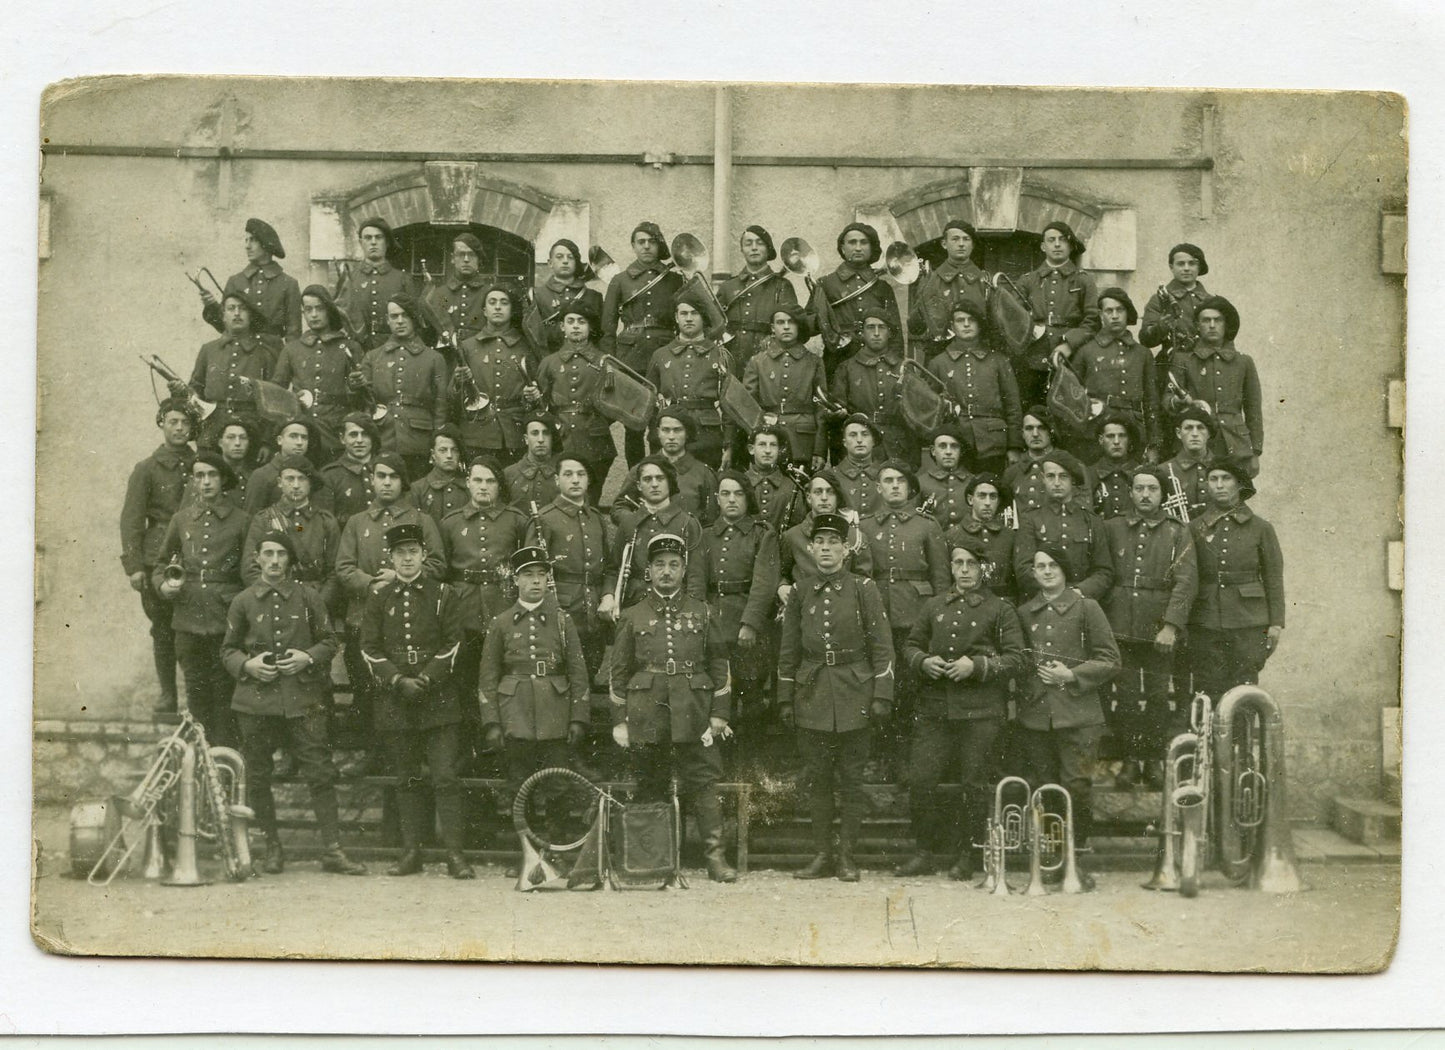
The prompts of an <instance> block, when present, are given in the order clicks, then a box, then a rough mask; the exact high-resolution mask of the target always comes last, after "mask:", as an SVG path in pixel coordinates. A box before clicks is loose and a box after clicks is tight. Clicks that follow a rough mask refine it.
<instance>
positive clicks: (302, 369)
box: [271, 331, 366, 430]
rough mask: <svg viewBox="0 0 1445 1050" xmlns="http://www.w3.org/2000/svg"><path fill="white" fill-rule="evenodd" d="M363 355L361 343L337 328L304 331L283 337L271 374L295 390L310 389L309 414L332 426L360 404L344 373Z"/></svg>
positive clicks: (352, 368)
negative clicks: (293, 335) (291, 337)
mask: <svg viewBox="0 0 1445 1050" xmlns="http://www.w3.org/2000/svg"><path fill="white" fill-rule="evenodd" d="M348 351H349V352H348ZM365 356H366V350H365V348H364V347H362V346H359V345H357V344H355V343H353V342H352V341H351V340H350V339H348V338H347V337H346V336H344V335H342V334H341V333H340V332H320V333H318V332H311V331H308V332H305V333H303V334H302V335H300V336H298V337H297V338H295V339H288V340H286V345H285V346H284V347H282V348H281V356H280V357H278V358H277V359H276V371H275V373H274V374H273V375H272V376H271V378H272V380H273V381H275V382H277V383H279V384H281V385H282V386H289V387H291V389H292V390H295V391H301V390H309V391H311V394H312V396H313V397H314V398H315V401H314V402H313V404H312V407H311V414H312V415H313V416H315V417H316V418H317V419H319V420H321V421H322V423H323V425H325V426H326V427H327V428H328V429H330V430H335V429H336V427H337V425H338V424H340V422H341V419H342V417H343V416H345V415H346V414H347V413H348V412H352V411H355V410H356V409H357V408H358V407H361V405H362V402H363V400H364V399H363V398H359V397H357V396H356V392H355V391H353V390H352V389H351V387H350V386H348V385H347V383H346V377H347V376H348V375H349V374H350V373H351V372H352V371H353V370H354V369H356V368H359V367H360V366H361V362H362V359H363V358H364V357H365Z"/></svg>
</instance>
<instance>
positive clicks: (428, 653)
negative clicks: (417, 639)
mask: <svg viewBox="0 0 1445 1050" xmlns="http://www.w3.org/2000/svg"><path fill="white" fill-rule="evenodd" d="M435 655H436V653H435V652H433V651H432V650H431V649H413V648H412V647H411V646H409V645H408V646H407V647H406V656H405V662H406V663H407V664H408V665H409V666H411V667H415V666H416V665H417V664H424V663H426V662H427V661H428V660H430V659H431V658H432V657H433V656H435Z"/></svg>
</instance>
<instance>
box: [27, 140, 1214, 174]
mask: <svg viewBox="0 0 1445 1050" xmlns="http://www.w3.org/2000/svg"><path fill="white" fill-rule="evenodd" d="M40 152H41V153H43V154H45V155H46V156H48V157H54V156H60V157H65V156H71V157H141V158H157V159H170V160H340V161H400V162H407V163H418V162H425V161H438V160H440V161H472V162H478V163H485V164H632V165H638V166H645V165H649V164H656V165H658V166H660V167H662V166H665V167H679V166H681V167H691V166H711V165H712V162H713V158H712V154H710V153H673V154H661V155H659V156H657V157H656V158H653V157H652V156H651V155H648V154H642V153H473V152H467V151H463V150H436V151H425V150H381V149H355V150H352V149H247V148H245V147H243V146H106V145H93V144H88V143H69V144H67V143H59V142H46V143H42V145H41V147H40ZM732 162H733V164H735V165H742V166H746V167H760V168H1072V169H1097V170H1108V171H1118V170H1136V171H1150V170H1154V171H1210V170H1212V169H1213V168H1214V158H1213V157H1031V158H1023V159H1020V158H1017V157H1012V158H1011V157H808V156H803V157H790V156H773V155H746V154H738V155H735V156H734V157H733V158H732Z"/></svg>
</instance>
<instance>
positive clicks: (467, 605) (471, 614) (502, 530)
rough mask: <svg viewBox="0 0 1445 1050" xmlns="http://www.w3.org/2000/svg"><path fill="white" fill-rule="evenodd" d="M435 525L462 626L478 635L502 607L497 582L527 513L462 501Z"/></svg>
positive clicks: (505, 572)
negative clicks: (466, 503)
mask: <svg viewBox="0 0 1445 1050" xmlns="http://www.w3.org/2000/svg"><path fill="white" fill-rule="evenodd" d="M440 529H441V534H442V548H443V550H444V551H445V555H446V563H447V566H448V577H447V578H448V579H449V580H450V581H451V585H452V590H453V591H454V592H455V593H456V597H457V605H458V607H459V609H460V611H461V616H462V628H463V629H464V630H467V631H474V632H476V633H477V634H481V633H482V632H483V631H485V630H486V629H487V625H488V624H489V623H491V622H492V618H493V617H495V616H496V615H497V614H498V613H500V612H501V611H502V610H503V609H504V608H506V605H507V602H506V599H505V598H504V597H503V593H502V592H503V587H502V581H503V580H507V579H509V578H510V572H509V567H508V560H509V559H510V558H511V557H512V555H513V553H515V552H516V550H517V548H518V547H521V546H523V545H524V542H525V540H526V537H527V515H525V514H523V513H522V512H521V511H519V510H518V509H517V508H516V507H511V506H507V505H506V504H498V505H496V506H492V507H488V508H486V509H485V510H482V509H480V508H478V507H473V506H471V505H470V504H468V505H467V506H465V507H463V508H462V509H460V510H454V511H452V512H451V513H450V514H448V515H447V516H446V517H445V518H443V519H442V523H441V526H440Z"/></svg>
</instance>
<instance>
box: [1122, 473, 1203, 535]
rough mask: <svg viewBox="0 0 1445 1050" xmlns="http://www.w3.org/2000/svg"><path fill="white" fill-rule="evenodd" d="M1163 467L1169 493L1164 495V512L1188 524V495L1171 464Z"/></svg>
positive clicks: (1183, 523) (1181, 522) (1182, 523)
mask: <svg viewBox="0 0 1445 1050" xmlns="http://www.w3.org/2000/svg"><path fill="white" fill-rule="evenodd" d="M1165 469H1166V470H1168V471H1169V495H1167V496H1165V497H1164V513H1165V514H1168V515H1169V516H1170V517H1171V518H1173V519H1174V520H1175V521H1177V522H1179V523H1180V524H1181V525H1188V524H1189V497H1188V495H1186V494H1185V492H1184V484H1183V482H1181V481H1180V480H1179V477H1178V475H1176V474H1175V473H1174V467H1173V466H1172V465H1169V464H1166V465H1165ZM1100 487H1101V488H1102V486H1100Z"/></svg>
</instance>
